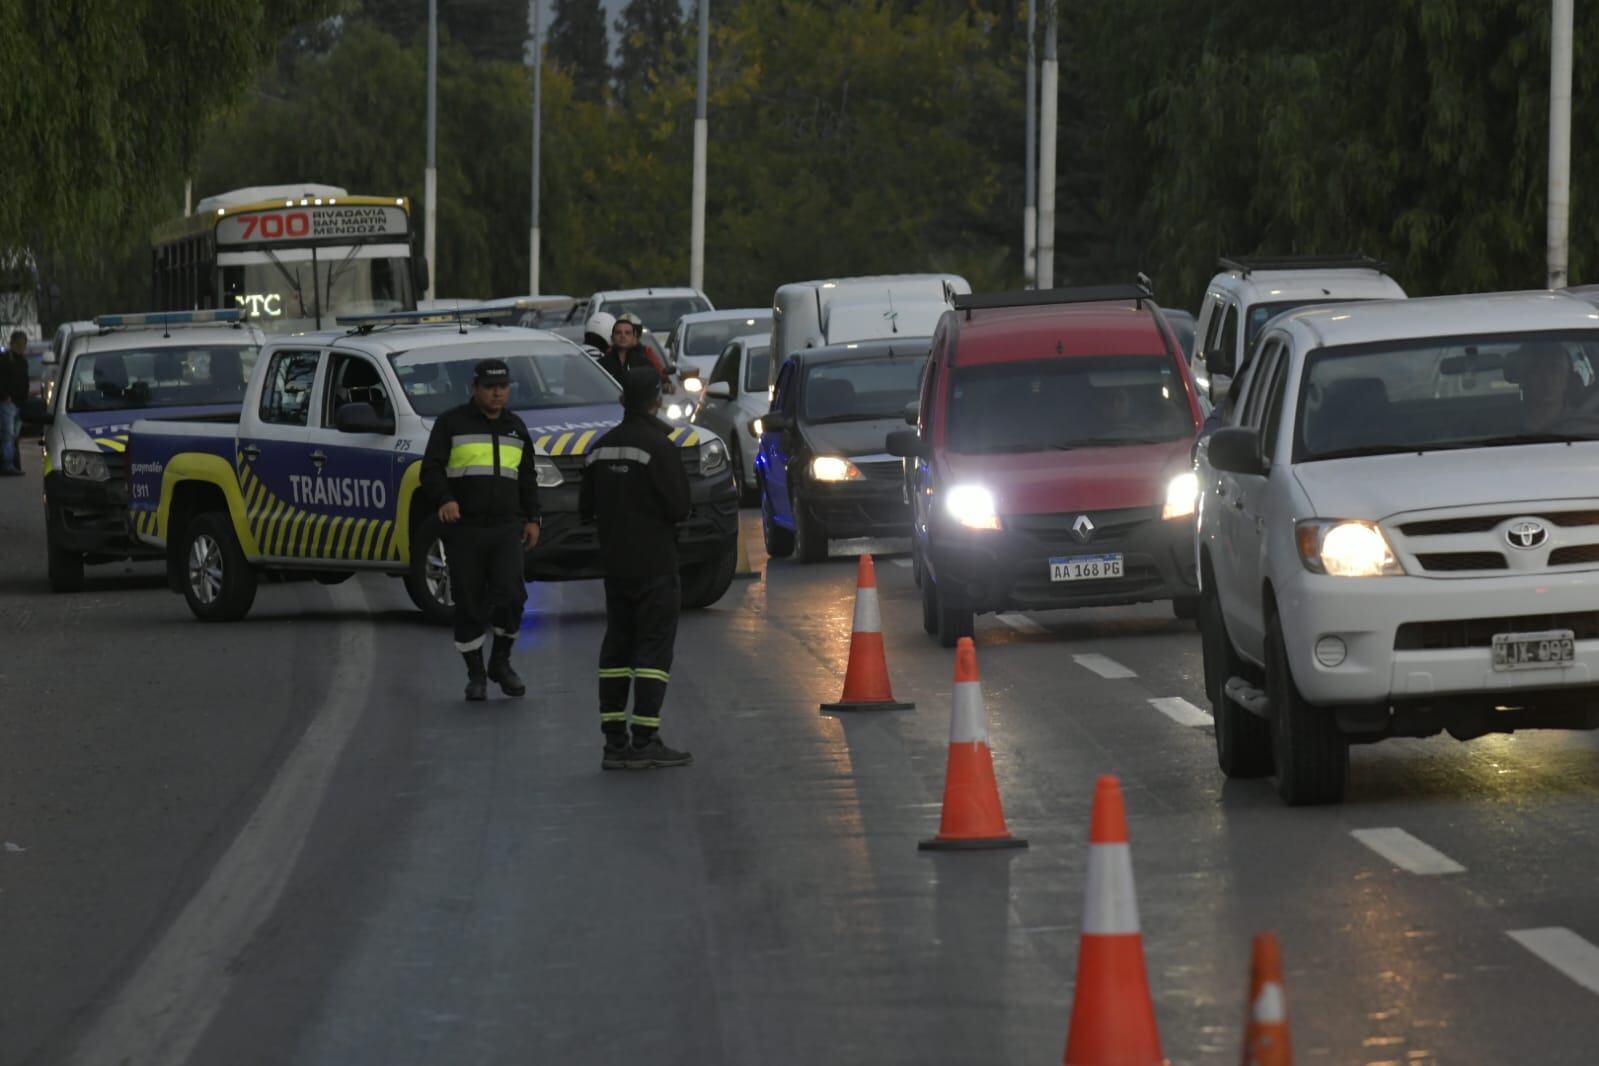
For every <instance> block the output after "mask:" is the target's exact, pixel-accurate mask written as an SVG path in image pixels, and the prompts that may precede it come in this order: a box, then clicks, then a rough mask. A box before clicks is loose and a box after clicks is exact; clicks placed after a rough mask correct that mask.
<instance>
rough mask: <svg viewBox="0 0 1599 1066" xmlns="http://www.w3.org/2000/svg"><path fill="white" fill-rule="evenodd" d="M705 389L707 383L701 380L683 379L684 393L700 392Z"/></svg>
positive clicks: (694, 378)
mask: <svg viewBox="0 0 1599 1066" xmlns="http://www.w3.org/2000/svg"><path fill="white" fill-rule="evenodd" d="M704 388H705V382H703V381H701V380H700V379H699V378H696V377H686V378H684V379H683V391H684V392H699V391H700V390H702V389H704Z"/></svg>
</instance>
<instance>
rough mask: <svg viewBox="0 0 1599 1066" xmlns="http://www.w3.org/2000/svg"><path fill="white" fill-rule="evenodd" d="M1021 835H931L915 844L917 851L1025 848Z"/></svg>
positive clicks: (1024, 841)
mask: <svg viewBox="0 0 1599 1066" xmlns="http://www.w3.org/2000/svg"><path fill="white" fill-rule="evenodd" d="M1026 846H1027V841H1026V840H1025V839H1023V838H1022V837H973V838H969V839H968V838H960V837H951V838H949V839H947V840H945V839H940V838H939V837H933V838H932V839H931V840H924V841H922V842H921V843H919V844H917V845H916V849H917V850H918V851H986V850H989V849H992V848H1025V847H1026Z"/></svg>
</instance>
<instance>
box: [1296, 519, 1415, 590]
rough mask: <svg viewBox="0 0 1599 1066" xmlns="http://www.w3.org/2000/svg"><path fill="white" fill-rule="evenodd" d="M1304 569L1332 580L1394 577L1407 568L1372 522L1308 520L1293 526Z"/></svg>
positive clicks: (1401, 573)
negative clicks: (1328, 576) (1337, 578)
mask: <svg viewBox="0 0 1599 1066" xmlns="http://www.w3.org/2000/svg"><path fill="white" fill-rule="evenodd" d="M1294 534H1295V539H1296V540H1297V541H1298V542H1299V557H1300V558H1301V559H1302V560H1304V563H1305V569H1307V570H1310V571H1311V572H1313V573H1317V574H1329V575H1331V576H1333V577H1395V576H1400V575H1403V574H1404V572H1405V568H1404V567H1402V566H1400V565H1399V560H1398V559H1397V558H1395V557H1394V550H1393V549H1392V548H1391V547H1389V546H1388V538H1387V537H1385V536H1383V533H1382V530H1380V529H1378V528H1377V526H1376V525H1375V524H1373V523H1371V522H1355V521H1327V520H1323V519H1319V518H1312V519H1306V520H1304V521H1302V522H1297V523H1295V525H1294Z"/></svg>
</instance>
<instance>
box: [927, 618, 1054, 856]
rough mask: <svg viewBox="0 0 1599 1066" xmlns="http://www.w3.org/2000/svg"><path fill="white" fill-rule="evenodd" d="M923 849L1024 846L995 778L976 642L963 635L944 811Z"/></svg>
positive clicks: (958, 648)
mask: <svg viewBox="0 0 1599 1066" xmlns="http://www.w3.org/2000/svg"><path fill="white" fill-rule="evenodd" d="M917 846H918V847H920V848H921V849H922V850H923V851H943V850H957V849H977V848H1025V847H1026V846H1027V841H1025V840H1023V839H1021V838H1020V837H1014V836H1011V834H1010V830H1009V829H1008V828H1006V826H1005V811H1004V808H1003V807H1002V806H1001V805H1000V802H999V784H998V782H996V781H995V780H994V754H993V752H992V751H991V750H990V749H989V747H988V714H987V712H986V711H985V710H984V708H983V684H982V681H981V680H979V678H978V675H977V645H976V644H974V643H972V638H971V637H962V638H961V639H960V642H959V643H958V644H957V645H956V648H955V698H954V709H953V711H952V712H951V714H950V719H949V763H948V767H947V769H946V770H945V771H944V814H943V817H942V819H941V820H940V822H939V826H938V835H937V836H936V837H934V838H933V839H931V840H924V841H922V842H921V843H920V844H919V845H917Z"/></svg>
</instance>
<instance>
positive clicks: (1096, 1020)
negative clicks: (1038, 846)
mask: <svg viewBox="0 0 1599 1066" xmlns="http://www.w3.org/2000/svg"><path fill="white" fill-rule="evenodd" d="M1062 1061H1063V1062H1064V1063H1065V1066H1166V1063H1167V1060H1166V1057H1165V1056H1164V1055H1163V1054H1161V1050H1160V1033H1159V1032H1158V1031H1157V1030H1156V1028H1155V1005H1154V1004H1153V1003H1152V1002H1151V1001H1150V998H1149V977H1148V975H1147V974H1146V973H1145V971H1144V938H1143V934H1142V933H1140V932H1139V928H1138V898H1137V896H1136V895H1135V893H1134V892H1133V857H1132V852H1131V850H1130V849H1129V847H1128V844H1127V814H1126V811H1125V809H1124V808H1123V806H1122V788H1121V782H1120V781H1118V780H1116V778H1114V777H1111V776H1109V775H1106V776H1104V777H1101V778H1100V779H1099V785H1098V787H1097V788H1096V790H1095V792H1094V817H1093V822H1092V824H1091V826H1090V828H1089V831H1088V899H1087V903H1086V904H1085V906H1084V907H1083V935H1082V940H1081V942H1080V945H1079V947H1078V952H1077V992H1076V995H1075V997H1074V999H1073V1002H1072V1020H1071V1028H1070V1029H1069V1030H1067V1033H1066V1056H1065V1058H1064V1059H1063V1060H1062Z"/></svg>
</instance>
